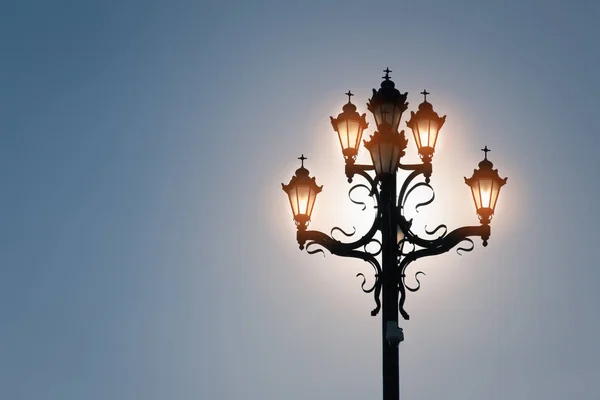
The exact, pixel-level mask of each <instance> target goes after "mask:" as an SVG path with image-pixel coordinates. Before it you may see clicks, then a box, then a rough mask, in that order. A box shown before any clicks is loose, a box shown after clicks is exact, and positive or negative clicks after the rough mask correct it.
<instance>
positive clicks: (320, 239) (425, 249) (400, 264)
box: [298, 162, 490, 320]
mask: <svg viewBox="0 0 600 400" xmlns="http://www.w3.org/2000/svg"><path fill="white" fill-rule="evenodd" d="M399 168H400V169H402V170H406V171H410V173H409V175H408V176H407V177H406V179H405V180H404V182H403V183H402V186H401V188H400V191H399V194H398V197H397V205H396V207H395V209H396V213H397V222H398V226H397V229H398V231H399V232H401V233H402V236H401V238H400V239H399V240H398V241H397V246H398V247H397V249H398V251H397V263H396V266H395V267H396V269H395V271H390V274H391V276H393V279H392V281H388V283H391V284H393V285H396V286H397V290H398V291H399V300H398V310H399V312H400V315H402V317H403V318H404V319H406V320H408V319H409V315H408V313H407V312H406V310H405V309H404V303H405V301H406V293H407V291H408V292H416V291H418V290H419V289H420V287H421V282H420V280H419V277H420V276H422V275H425V274H424V273H423V272H422V271H417V272H415V273H414V275H413V277H414V279H415V281H416V285H415V286H409V285H408V284H407V283H406V270H407V268H408V267H409V265H411V264H412V263H413V262H414V261H417V260H418V259H420V258H423V257H429V256H434V255H438V254H442V253H445V252H448V251H449V250H451V249H453V248H455V247H457V246H459V245H460V246H459V247H458V248H457V250H456V251H457V253H458V254H461V251H462V252H469V251H471V250H473V248H474V242H473V240H472V239H471V237H477V236H478V237H481V238H482V239H483V245H484V246H485V245H487V240H488V239H489V236H490V226H489V224H482V225H480V226H466V227H461V228H457V229H455V230H453V231H450V232H449V231H448V227H447V226H446V225H444V224H440V225H438V226H436V227H435V228H433V229H428V228H427V226H425V229H424V230H425V233H426V234H427V235H428V236H433V237H431V238H423V237H420V236H419V235H417V234H416V233H414V231H413V230H412V229H411V228H412V219H410V220H409V219H407V218H406V217H405V207H406V204H407V199H408V198H409V197H410V196H411V194H412V193H414V192H415V190H417V189H419V188H427V189H429V190H430V191H431V197H430V198H429V199H428V200H426V201H423V202H420V203H418V204H416V205H415V211H416V212H419V209H420V208H421V207H425V206H427V205H429V204H431V203H432V202H433V201H434V199H435V191H434V190H433V187H432V186H431V185H430V183H429V177H430V176H431V164H430V163H428V162H424V163H422V164H414V165H403V164H401V165H400V166H399ZM372 169H373V167H372V166H364V165H355V164H347V165H346V175H347V176H348V182H350V183H352V181H353V177H354V176H355V175H359V176H361V177H362V178H364V179H365V181H366V184H365V183H359V184H354V185H353V186H352V187H351V188H350V189H349V191H348V197H349V199H350V201H351V202H352V203H354V204H357V205H361V206H362V210H363V211H364V210H365V209H366V203H365V202H364V201H357V200H356V199H354V198H352V193H353V192H354V191H355V190H357V189H361V188H362V189H366V190H368V191H369V196H370V197H372V198H373V201H374V203H375V208H377V209H378V211H377V213H376V216H375V218H374V221H373V225H372V226H371V228H370V229H369V231H368V232H367V233H366V234H365V235H363V236H362V237H360V238H358V239H357V240H355V241H354V242H342V241H340V240H337V239H335V238H334V237H333V236H334V232H339V233H340V234H342V235H343V236H345V237H347V238H351V237H353V236H355V235H356V229H354V230H353V232H346V231H344V230H343V229H341V228H339V227H334V228H333V229H332V230H331V232H330V235H327V234H325V233H323V232H320V231H315V230H307V229H302V228H300V229H299V230H298V243H299V244H300V249H304V248H305V247H306V250H307V252H308V253H309V254H316V253H323V255H325V252H324V251H323V249H326V250H328V251H329V252H330V253H331V254H334V255H337V256H341V257H351V258H358V259H361V260H363V261H366V262H367V263H369V264H370V265H371V266H372V267H373V270H374V281H373V284H372V285H367V278H366V277H365V275H364V274H363V273H358V274H357V275H356V276H357V277H360V278H362V283H361V289H362V291H363V292H365V293H373V297H374V301H375V304H376V307H375V308H374V309H373V310H372V311H371V315H372V316H375V315H377V314H378V313H379V311H380V310H381V299H380V295H381V289H382V285H383V279H382V277H383V275H382V268H381V264H380V262H379V261H378V260H377V257H378V256H379V255H380V254H381V251H382V242H381V241H380V240H379V239H377V238H376V237H375V235H376V234H377V232H378V231H381V229H382V221H381V220H382V214H381V207H380V205H381V198H380V193H379V190H378V180H377V178H373V177H372V176H371V175H369V173H368V171H370V170H372ZM421 175H423V177H424V178H425V179H424V181H419V182H416V183H413V182H414V181H415V179H417V178H418V177H419V176H421ZM382 234H383V233H382ZM461 243H466V244H467V245H466V246H464V245H461ZM373 244H375V245H376V248H375V249H373V248H372V246H373ZM317 246H318V247H320V248H313V247H317ZM370 246H371V247H370ZM386 268H387V267H386Z"/></svg>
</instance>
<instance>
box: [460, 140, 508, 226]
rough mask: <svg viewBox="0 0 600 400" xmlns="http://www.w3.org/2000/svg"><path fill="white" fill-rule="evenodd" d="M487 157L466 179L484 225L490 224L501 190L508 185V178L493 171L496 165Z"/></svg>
mask: <svg viewBox="0 0 600 400" xmlns="http://www.w3.org/2000/svg"><path fill="white" fill-rule="evenodd" d="M484 151H486V157H485V159H484V160H483V161H481V162H480V163H479V169H476V170H474V172H473V176H472V177H471V178H468V179H467V178H465V183H466V184H467V185H469V187H470V188H471V194H472V195H473V201H474V203H475V209H476V210H477V214H478V215H479V218H480V220H481V221H482V223H489V222H490V221H491V218H492V216H493V215H494V211H495V209H496V203H497V201H498V196H499V195H500V189H501V188H502V186H504V185H505V184H506V181H507V179H508V178H500V175H498V170H497V169H493V166H494V164H492V162H491V161H490V160H488V159H487V151H489V150H487V147H486V148H485V150H484Z"/></svg>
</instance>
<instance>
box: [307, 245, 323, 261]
mask: <svg viewBox="0 0 600 400" xmlns="http://www.w3.org/2000/svg"><path fill="white" fill-rule="evenodd" d="M314 245H319V243H317V242H308V243H307V244H306V247H305V248H306V252H307V253H308V254H318V253H321V254H323V257H325V252H324V251H323V249H316V250H311V249H310V247H311V246H314Z"/></svg>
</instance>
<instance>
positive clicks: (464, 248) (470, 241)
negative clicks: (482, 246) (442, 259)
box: [456, 238, 475, 256]
mask: <svg viewBox="0 0 600 400" xmlns="http://www.w3.org/2000/svg"><path fill="white" fill-rule="evenodd" d="M462 242H469V243H470V244H471V247H459V248H458V249H456V254H458V255H459V256H462V254H461V253H460V251H461V250H462V251H463V252H464V253H468V252H470V251H473V249H474V248H475V243H473V239H470V238H465V239H463V241H462ZM462 242H461V243H462Z"/></svg>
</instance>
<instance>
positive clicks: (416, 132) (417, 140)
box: [412, 125, 422, 149]
mask: <svg viewBox="0 0 600 400" xmlns="http://www.w3.org/2000/svg"><path fill="white" fill-rule="evenodd" d="M412 130H413V135H414V137H415V144H416V145H417V149H420V148H421V146H422V144H421V135H420V134H419V127H418V125H415V126H414V127H413V128H412Z"/></svg>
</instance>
